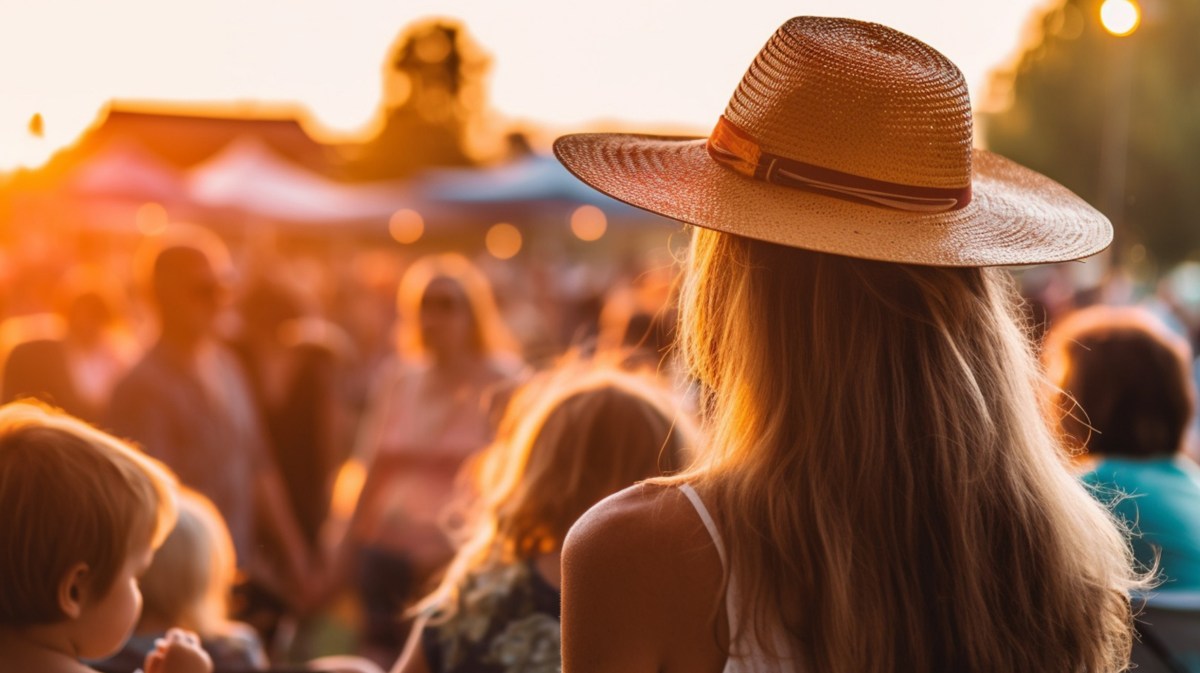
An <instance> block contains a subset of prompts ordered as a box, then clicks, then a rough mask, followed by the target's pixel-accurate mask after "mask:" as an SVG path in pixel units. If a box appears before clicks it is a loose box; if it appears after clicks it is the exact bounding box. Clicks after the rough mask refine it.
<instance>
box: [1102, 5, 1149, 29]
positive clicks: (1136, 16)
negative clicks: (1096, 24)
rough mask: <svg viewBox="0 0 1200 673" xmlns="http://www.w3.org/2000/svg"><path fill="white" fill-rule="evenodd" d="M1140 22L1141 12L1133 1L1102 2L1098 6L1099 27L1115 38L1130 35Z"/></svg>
mask: <svg viewBox="0 0 1200 673" xmlns="http://www.w3.org/2000/svg"><path fill="white" fill-rule="evenodd" d="M1141 22H1142V11H1141V9H1140V8H1139V7H1138V6H1137V3H1136V2H1134V1H1133V0H1104V4H1102V5H1100V23H1101V25H1103V26H1104V30H1107V31H1108V32H1109V33H1111V34H1113V35H1115V36H1117V37H1125V36H1126V35H1130V34H1132V33H1133V31H1135V30H1137V27H1138V24H1139V23H1141Z"/></svg>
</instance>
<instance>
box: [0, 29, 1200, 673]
mask: <svg viewBox="0 0 1200 673" xmlns="http://www.w3.org/2000/svg"><path fill="white" fill-rule="evenodd" d="M780 64H783V66H786V67H783V66H781V65H780ZM847 73H850V74H847ZM851 75H852V76H851ZM930 82H934V83H936V86H934V85H931V84H930ZM969 109H970V107H969V102H968V101H967V99H966V89H965V85H963V83H962V76H961V73H959V72H958V70H957V69H956V68H955V67H954V66H953V64H951V63H950V62H949V61H947V60H946V59H945V57H943V56H942V55H941V54H938V53H937V52H936V51H934V50H932V49H931V48H930V47H928V46H926V45H924V44H922V43H920V42H917V41H916V40H914V39H912V38H910V37H908V36H906V35H903V34H901V33H898V32H896V31H893V30H891V29H889V28H886V27H883V26H879V25H877V24H866V23H861V22H857V21H850V20H843V19H822V18H814V17H801V18H797V19H793V20H791V21H789V22H788V23H786V24H785V25H784V26H783V27H781V28H780V29H779V31H778V32H777V33H776V34H775V35H774V36H773V37H772V38H771V41H770V42H769V43H768V44H767V46H766V47H765V48H764V50H763V52H762V53H761V54H760V55H759V57H758V58H757V59H756V60H755V62H754V64H753V65H752V66H751V68H750V71H749V73H748V74H747V77H746V80H745V81H743V83H742V85H741V86H740V87H739V89H738V91H737V93H736V94H735V96H734V98H733V100H732V101H731V103H730V106H729V108H728V109H727V110H726V112H725V115H724V116H722V117H721V118H720V123H719V124H718V126H717V128H716V130H714V132H713V134H712V136H711V137H709V138H708V139H700V140H683V139H675V138H661V137H651V136H636V135H628V134H588V135H576V136H568V137H565V138H563V139H560V140H559V141H558V143H557V144H556V153H557V155H558V156H559V158H560V160H561V161H562V162H563V163H564V164H566V165H567V167H568V168H570V169H571V170H572V172H573V173H575V174H576V175H577V176H578V177H579V178H580V179H582V180H583V181H584V182H587V183H588V184H590V185H592V186H593V187H595V188H597V189H599V190H601V191H604V192H606V193H608V194H610V195H612V196H616V197H618V198H620V199H622V200H624V201H627V202H629V203H633V204H636V205H639V206H641V207H644V208H646V209H649V210H653V211H655V212H659V213H661V214H664V215H667V216H669V217H672V218H674V219H677V220H680V221H682V222H684V223H687V224H690V225H695V226H694V227H693V228H692V232H691V238H690V247H689V250H688V252H687V255H686V260H685V261H684V263H683V268H682V269H681V270H680V271H679V273H680V282H679V283H678V284H677V286H675V287H674V288H672V286H671V284H670V283H669V282H664V281H663V278H662V276H663V274H662V269H660V268H652V269H649V270H646V269H641V270H634V271H630V270H628V269H626V270H625V271H624V272H623V273H622V274H617V277H618V278H623V279H624V280H623V281H621V282H616V283H610V284H609V285H610V286H609V287H608V288H607V292H605V293H603V294H597V295H596V296H595V297H591V298H589V301H586V302H578V303H576V304H572V305H564V304H563V303H562V302H560V303H558V304H556V305H553V306H551V304H550V303H547V302H545V301H541V300H534V299H530V297H545V296H549V292H550V288H548V287H546V285H547V282H548V281H554V280H555V279H554V278H550V277H547V276H545V275H544V272H545V269H546V268H550V267H549V266H547V267H545V268H543V269H540V270H537V271H529V270H528V269H527V270H526V275H525V276H520V275H519V274H516V273H513V272H511V271H506V270H503V269H497V268H495V267H493V266H491V265H490V264H489V263H488V262H486V261H484V260H483V259H482V258H480V259H478V260H472V259H471V258H468V257H467V256H464V255H462V254H458V253H447V252H443V253H435V254H428V255H425V256H421V257H419V258H414V259H407V260H404V261H396V260H388V263H387V265H386V266H387V269H386V271H387V273H385V274H383V275H384V277H387V278H389V279H390V282H389V283H377V284H376V285H384V286H386V287H385V289H384V290H383V291H382V292H380V291H379V288H378V287H374V286H370V285H369V284H363V285H359V286H350V287H339V288H334V289H333V290H332V291H327V292H324V293H320V292H315V291H312V285H310V286H307V287H306V286H305V285H304V284H303V283H298V282H297V280H296V277H297V276H303V274H294V275H289V274H287V273H282V272H281V270H283V269H288V270H292V271H295V270H296V269H298V268H300V267H299V266H296V265H289V264H288V263H287V262H286V260H280V259H279V258H274V259H273V260H272V263H271V264H263V263H262V262H261V260H255V259H253V257H254V256H253V255H247V254H245V251H244V250H235V253H237V254H233V255H231V254H230V251H229V247H228V245H227V242H226V241H223V240H222V239H220V238H219V237H217V236H215V235H214V234H212V233H211V232H209V231H207V230H205V229H201V228H198V227H194V226H187V225H177V226H172V227H171V228H169V229H168V230H167V231H166V232H165V233H162V234H159V235H155V236H152V237H147V238H146V239H145V240H143V241H141V242H139V244H138V249H137V251H136V253H135V254H131V255H130V256H129V257H128V260H129V264H128V266H129V273H128V274H125V275H124V276H121V275H119V274H117V275H115V276H114V274H111V273H105V272H103V271H101V270H97V269H96V268H94V267H89V266H87V265H84V264H78V265H71V268H69V269H67V270H66V272H65V273H64V274H63V275H62V278H61V280H60V281H57V282H55V283H54V287H55V292H54V295H55V300H54V302H53V303H48V304H47V305H46V306H43V307H41V308H49V309H53V310H52V315H50V316H49V317H47V316H44V315H34V314H32V313H31V312H30V311H29V310H28V307H27V306H26V307H20V306H18V305H17V303H15V302H14V303H13V304H12V305H11V306H10V317H9V321H8V323H6V325H5V327H4V328H3V329H0V337H2V341H3V342H4V343H3V345H4V346H5V353H4V362H3V376H2V387H0V396H2V397H3V401H4V402H5V403H6V404H5V406H3V407H0V672H7V671H33V670H36V671H47V672H54V671H86V670H89V667H90V669H91V670H95V671H101V672H102V673H133V672H134V671H135V670H137V669H142V670H143V671H144V672H145V673H210V672H211V671H215V672H216V673H232V672H234V671H250V670H280V671H282V670H286V667H288V666H293V665H297V666H307V667H308V668H307V669H305V670H324V671H354V672H356V673H361V672H363V671H378V670H380V669H381V667H383V668H389V667H390V668H391V669H392V670H393V671H395V672H396V673H430V672H456V673H466V672H469V671H481V672H485V673H493V672H494V673H501V672H503V673H518V672H527V673H543V672H545V673H553V672H555V671H559V670H566V671H569V672H571V673H577V672H585V673H586V672H589V671H651V670H654V671H668V672H674V671H722V670H723V671H732V672H735V673H736V672H739V671H775V670H797V671H798V670H830V671H896V670H929V671H948V670H989V671H991V670H995V671H1010V670H1054V671H1058V670H1063V671H1066V670H1088V671H1119V670H1124V669H1125V667H1126V666H1127V665H1129V662H1130V657H1131V648H1134V643H1135V640H1136V641H1138V642H1144V643H1155V646H1154V648H1153V649H1154V651H1153V652H1151V653H1150V654H1146V655H1142V654H1138V653H1136V652H1135V654H1134V655H1133V656H1134V657H1135V659H1136V658H1137V657H1138V656H1148V657H1157V659H1156V661H1159V662H1160V663H1162V664H1163V665H1165V666H1167V668H1164V669H1163V670H1176V669H1173V668H1171V666H1176V665H1178V660H1179V656H1180V653H1179V652H1178V651H1177V650H1176V649H1175V648H1176V644H1175V643H1172V642H1168V640H1169V639H1164V638H1157V637H1155V636H1154V632H1153V625H1152V624H1139V623H1137V622H1136V616H1137V611H1138V606H1139V604H1140V602H1145V601H1152V600H1153V597H1154V596H1155V595H1158V594H1163V595H1168V594H1170V595H1174V596H1176V597H1183V598H1186V597H1187V596H1190V595H1193V594H1194V595H1195V596H1196V597H1198V598H1200V514H1198V512H1200V507H1198V505H1200V468H1198V467H1197V466H1196V463H1195V459H1196V456H1195V454H1194V453H1192V452H1191V451H1192V449H1194V438H1195V436H1194V428H1195V425H1196V404H1197V392H1196V383H1195V380H1194V375H1193V368H1194V364H1193V363H1194V361H1195V360H1194V355H1193V348H1194V346H1195V345H1196V339H1197V337H1198V336H1200V329H1197V327H1198V325H1197V323H1196V321H1195V316H1194V315H1191V314H1189V313H1188V312H1187V311H1184V310H1180V307H1179V305H1178V303H1177V302H1173V301H1172V297H1171V296H1170V295H1166V294H1158V295H1156V296H1155V297H1154V301H1152V302H1147V303H1146V305H1143V306H1134V305H1126V306H1121V307H1115V306H1107V305H1102V304H1096V305H1094V306H1091V307H1084V306H1082V304H1084V303H1086V302H1087V299H1086V298H1085V297H1084V296H1083V295H1078V296H1076V297H1075V298H1074V299H1072V298H1071V297H1068V298H1067V299H1064V298H1063V296H1062V293H1061V292H1060V293H1059V294H1058V295H1055V296H1053V297H1051V296H1050V295H1049V294H1042V295H1039V296H1029V297H1026V298H1025V299H1024V300H1022V298H1021V296H1020V294H1019V292H1018V283H1017V282H1016V281H1014V280H1013V277H1012V276H1011V275H1010V274H1009V273H1008V272H1006V271H1001V270H996V269H994V268H992V267H998V266H1010V265H1021V264H1035V263H1052V262H1060V261H1067V260H1073V259H1079V258H1083V257H1086V256H1089V255H1092V254H1095V253H1097V252H1099V251H1100V250H1102V249H1103V248H1104V247H1105V246H1107V245H1108V243H1109V242H1110V240H1111V227H1110V226H1109V224H1108V222H1107V220H1106V219H1105V218H1104V217H1103V216H1102V215H1100V214H1099V213H1098V212H1096V211H1094V210H1092V209H1091V208H1090V207H1089V206H1087V205H1086V204H1084V203H1083V202H1082V201H1080V200H1079V199H1078V198H1077V197H1075V196H1074V195H1073V194H1071V193H1070V192H1067V191H1066V190H1065V189H1063V188H1062V187H1060V186H1058V185H1057V184H1055V183H1053V182H1051V181H1050V180H1048V179H1047V178H1044V177H1042V176H1040V175H1038V174H1036V173H1034V172H1032V171H1029V170H1027V169H1024V168H1022V167H1020V166H1017V165H1015V164H1012V163H1011V162H1007V161H1006V160H1004V159H1002V158H999V157H996V156H994V155H991V154H988V153H987V152H984V151H981V150H974V149H972V147H971V131H970V124H969ZM881 111H884V112H887V113H888V115H884V114H883V113H882V112H881ZM964 111H966V112H965V113H964ZM964 115H965V116H964ZM964 118H965V119H966V120H967V123H965V125H964V122H963V120H964ZM913 119H920V120H922V121H920V122H919V123H917V122H913V121H912V120H913ZM851 131H852V132H851ZM366 259H368V258H367V257H360V258H358V261H360V262H361V261H363V260H366ZM361 268H373V267H369V265H368V266H363V267H361ZM122 279H123V280H125V281H127V284H124V285H123V284H122V283H121V282H120V281H121V280H122ZM559 280H561V279H559ZM551 284H552V283H551ZM318 285H319V284H318ZM1056 287H1058V286H1056V285H1055V284H1054V283H1048V284H1043V285H1042V289H1045V288H1051V289H1053V288H1056ZM522 288H523V289H524V290H525V291H527V293H528V294H527V295H525V296H522V295H521V289H522ZM1166 289H1169V288H1165V287H1164V291H1165V290H1166ZM381 296H382V297H383V300H382V301H380V299H379V298H380V297H381ZM1096 298H1097V297H1092V299H1096ZM1073 304H1074V305H1073ZM135 306H144V307H145V308H144V309H143V310H142V312H140V313H139V311H138V309H137V308H134V307H135ZM676 306H677V307H678V309H676ZM1031 307H1038V308H1037V309H1036V310H1033V309H1031ZM676 310H677V311H678V313H677V314H676ZM147 326H149V327H147ZM1042 331H1045V335H1044V338H1043V334H1042ZM1181 600H1182V599H1181ZM347 604H349V605H353V606H355V607H356V609H357V612H356V616H354V617H353V618H352V619H351V620H350V622H351V623H352V624H353V625H354V628H355V630H356V635H357V642H356V643H355V646H354V648H353V650H350V649H347V650H346V651H342V652H329V651H318V648H316V647H315V646H313V645H312V643H311V642H306V639H315V638H316V634H315V632H314V630H313V629H314V628H319V627H314V626H313V623H314V619H313V616H314V615H319V614H322V613H327V612H330V611H335V610H337V609H338V608H337V607H336V606H342V605H347ZM1196 607H1198V608H1200V600H1198V601H1197V602H1196ZM297 624H299V625H301V626H300V627H299V631H298V634H299V635H296V634H297ZM1135 633H1136V634H1137V635H1135ZM1197 635H1200V634H1197ZM331 654H336V655H353V656H334V657H331V658H317V657H318V655H331ZM313 659H315V661H308V663H305V661H306V660H313ZM1142 661H1145V662H1147V663H1146V664H1145V665H1146V666H1148V667H1151V666H1153V664H1152V663H1151V660H1150V659H1144V660H1142ZM81 662H86V663H81ZM1148 670H1157V669H1153V668H1148Z"/></svg>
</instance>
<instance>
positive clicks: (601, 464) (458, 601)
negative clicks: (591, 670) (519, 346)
mask: <svg viewBox="0 0 1200 673" xmlns="http://www.w3.org/2000/svg"><path fill="white" fill-rule="evenodd" d="M689 427H690V425H689V423H688V421H687V420H686V419H683V418H679V412H678V410H677V409H676V407H675V405H674V404H673V402H672V401H671V399H670V397H669V396H668V395H667V394H665V393H664V392H663V391H661V390H659V389H658V387H657V385H656V383H655V382H654V381H653V380H651V379H649V378H642V377H638V376H634V375H631V374H623V373H618V372H616V371H613V370H605V369H597V370H591V371H589V370H588V369H587V368H585V367H582V366H579V365H576V366H571V367H565V368H563V369H561V370H559V371H556V372H551V373H549V374H546V375H543V376H541V377H539V378H538V379H535V380H534V381H533V382H531V383H528V384H526V385H525V386H523V387H522V388H521V390H520V391H519V392H518V393H517V394H516V396H515V397H514V399H513V401H512V402H511V403H510V404H509V407H508V410H507V412H506V413H505V415H504V419H503V421H502V422H501V425H500V430H499V434H498V438H497V440H496V442H495V443H494V444H493V445H492V446H491V447H490V448H489V449H488V450H487V451H486V452H485V453H483V454H481V455H480V456H479V457H478V458H477V459H476V460H474V461H472V463H470V464H469V467H470V469H469V470H467V471H465V472H464V474H465V475H466V476H467V477H468V478H469V479H470V481H471V489H470V492H471V493H472V495H473V498H472V504H471V505H469V506H468V508H469V510H470V511H469V512H468V513H467V515H466V518H465V525H464V527H463V529H462V531H461V535H462V540H461V545H460V547H459V550H458V553H457V555H456V556H455V559H454V562H453V563H451V565H450V567H449V570H448V571H447V573H446V575H445V577H444V578H443V579H442V581H441V584H440V585H439V586H438V588H437V589H436V590H435V591H434V592H433V593H431V594H430V595H429V596H427V597H426V598H425V599H424V600H423V601H422V602H421V604H420V606H419V607H418V609H417V612H418V613H419V614H420V615H421V616H420V617H419V618H418V620H417V623H416V625H415V627H414V629H413V633H412V636H411V637H410V639H409V644H408V646H407V647H406V649H405V653H404V655H403V657H402V659H401V661H400V662H398V663H397V664H396V667H395V669H394V671H395V672H396V673H428V672H434V673H451V672H461V673H465V672H467V671H471V672H476V673H490V672H496V673H503V672H505V671H525V672H527V673H539V672H541V673H555V672H556V671H558V670H559V669H560V667H561V660H560V654H559V651H560V648H559V586H560V583H561V579H560V572H559V556H560V551H561V549H562V542H563V538H564V537H566V534H567V530H568V529H569V528H570V527H571V525H572V524H573V523H574V522H575V520H576V519H578V518H579V516H580V515H582V514H583V513H584V512H585V511H587V509H588V508H589V507H591V506H592V505H594V504H596V503H597V502H599V501H600V500H602V499H603V498H605V497H607V496H608V495H611V494H612V493H615V492H617V491H619V490H621V489H623V488H625V487H627V486H630V485H632V484H633V483H635V482H637V481H639V480H642V479H647V478H650V477H655V476H659V475H662V474H664V473H670V472H674V471H675V470H677V469H679V468H680V467H682V464H683V462H684V451H685V448H686V447H687V446H688V445H689V443H690V441H691V439H692V437H691V434H690V432H689V431H688V428H689Z"/></svg>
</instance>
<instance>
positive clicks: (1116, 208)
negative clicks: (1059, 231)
mask: <svg viewBox="0 0 1200 673" xmlns="http://www.w3.org/2000/svg"><path fill="white" fill-rule="evenodd" d="M1141 21H1142V11H1141V7H1139V6H1138V4H1137V1H1136V0H1104V1H1103V2H1102V3H1101V4H1100V25H1101V26H1103V27H1104V30H1105V31H1107V32H1108V34H1109V35H1112V36H1113V37H1115V38H1118V39H1115V40H1111V41H1110V42H1111V43H1110V44H1108V45H1107V49H1106V51H1107V52H1108V66H1109V67H1108V70H1109V78H1108V104H1107V105H1106V106H1105V112H1104V122H1103V135H1102V137H1101V139H1100V210H1101V211H1102V212H1103V213H1104V214H1105V215H1107V216H1108V219H1109V220H1111V221H1112V224H1113V239H1114V240H1113V245H1112V248H1111V250H1112V252H1111V255H1110V257H1109V263H1110V264H1111V265H1112V267H1116V266H1117V263H1118V260H1119V258H1120V254H1121V249H1120V242H1121V239H1123V238H1125V237H1124V236H1123V229H1124V226H1125V172H1126V171H1125V169H1126V163H1127V157H1128V154H1129V116H1130V113H1129V109H1130V104H1131V102H1132V101H1131V99H1132V91H1131V88H1132V86H1133V49H1134V46H1135V41H1134V40H1129V39H1124V38H1128V37H1129V36H1130V35H1133V33H1134V31H1136V30H1137V29H1138V26H1139V25H1140V24H1141Z"/></svg>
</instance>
